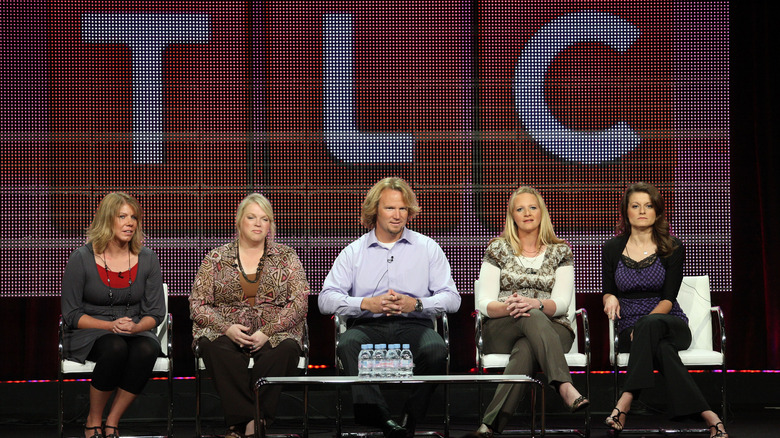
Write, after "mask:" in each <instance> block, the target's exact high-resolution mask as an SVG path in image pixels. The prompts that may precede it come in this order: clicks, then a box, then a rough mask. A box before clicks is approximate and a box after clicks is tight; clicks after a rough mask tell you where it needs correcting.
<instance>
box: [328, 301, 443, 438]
mask: <svg viewBox="0 0 780 438" xmlns="http://www.w3.org/2000/svg"><path fill="white" fill-rule="evenodd" d="M390 343H393V344H409V347H410V349H411V351H412V355H413V356H414V374H415V375H418V376H423V375H437V374H439V375H440V374H445V373H446V372H447V345H446V344H445V343H444V339H442V337H441V336H440V335H439V334H438V333H436V331H435V330H433V322H432V321H430V320H424V319H412V318H403V317H392V316H391V317H380V318H364V319H357V320H355V321H353V322H352V326H351V327H350V328H349V329H348V330H347V331H346V332H344V333H343V334H342V335H341V338H340V340H339V346H338V352H337V353H338V357H339V360H340V361H341V364H342V366H343V367H344V373H345V374H346V375H348V376H357V374H358V364H357V362H358V361H357V357H358V353H360V345H361V344H390ZM414 386H415V388H414V389H413V392H412V394H411V395H410V397H409V398H408V399H407V401H406V405H405V407H404V411H405V413H406V414H409V416H410V417H411V420H412V421H415V422H418V423H419V422H421V421H422V419H423V418H424V417H425V414H426V413H427V411H428V405H429V404H430V400H431V396H432V395H433V391H434V390H435V389H436V385H435V384H421V385H414ZM352 401H353V403H355V404H356V405H359V404H363V405H377V406H378V407H379V408H380V409H382V410H383V411H384V412H388V411H389V408H388V405H387V401H386V400H385V398H384V396H383V395H382V393H381V391H380V390H379V387H378V386H375V385H355V386H353V387H352ZM356 411H357V410H356ZM358 416H359V412H355V417H356V418H355V419H356V420H357V421H358V422H361V423H364V424H368V423H371V421H366V419H360V418H358Z"/></svg>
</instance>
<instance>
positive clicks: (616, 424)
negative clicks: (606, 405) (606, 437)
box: [604, 406, 628, 431]
mask: <svg viewBox="0 0 780 438" xmlns="http://www.w3.org/2000/svg"><path fill="white" fill-rule="evenodd" d="M612 410H613V411H617V415H612V416H609V417H607V419H606V420H604V424H606V425H607V426H609V427H611V428H612V429H613V430H617V431H621V430H623V423H622V422H621V421H620V416H621V415H625V416H628V413H627V412H623V411H621V410H620V409H618V408H617V406H615V408H614V409H612Z"/></svg>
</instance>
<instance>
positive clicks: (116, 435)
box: [103, 424, 119, 438]
mask: <svg viewBox="0 0 780 438" xmlns="http://www.w3.org/2000/svg"><path fill="white" fill-rule="evenodd" d="M109 427H110V428H111V429H114V432H113V433H108V434H106V435H104V436H105V438H119V428H118V427H116V426H109V425H108V424H106V425H105V426H103V429H108V428H109Z"/></svg>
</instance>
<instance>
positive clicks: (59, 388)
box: [57, 371, 65, 438]
mask: <svg viewBox="0 0 780 438" xmlns="http://www.w3.org/2000/svg"><path fill="white" fill-rule="evenodd" d="M58 377H59V379H58V381H57V393H58V396H57V427H58V429H59V433H60V438H63V436H65V430H64V427H65V425H64V424H63V423H62V422H63V417H64V416H65V413H64V412H63V410H64V409H65V404H64V400H63V397H64V395H63V393H62V391H63V387H62V371H60V372H59V376H58Z"/></svg>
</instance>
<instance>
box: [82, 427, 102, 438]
mask: <svg viewBox="0 0 780 438" xmlns="http://www.w3.org/2000/svg"><path fill="white" fill-rule="evenodd" d="M84 430H91V431H92V436H90V437H89V438H105V435H103V427H101V426H95V427H87V425H86V424H85V425H84ZM98 430H99V431H100V432H98Z"/></svg>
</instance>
